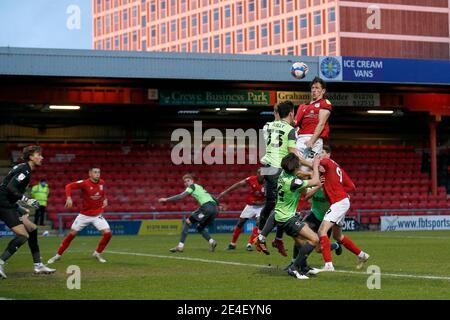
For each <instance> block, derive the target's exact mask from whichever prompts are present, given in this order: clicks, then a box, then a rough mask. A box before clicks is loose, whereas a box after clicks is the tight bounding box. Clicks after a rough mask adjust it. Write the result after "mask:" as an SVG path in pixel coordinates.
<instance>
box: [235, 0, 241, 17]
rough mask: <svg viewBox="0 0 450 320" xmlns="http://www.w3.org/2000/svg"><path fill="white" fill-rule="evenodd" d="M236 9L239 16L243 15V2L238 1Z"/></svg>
mask: <svg viewBox="0 0 450 320" xmlns="http://www.w3.org/2000/svg"><path fill="white" fill-rule="evenodd" d="M236 11H237V15H238V16H241V15H242V2H238V4H237V10H236Z"/></svg>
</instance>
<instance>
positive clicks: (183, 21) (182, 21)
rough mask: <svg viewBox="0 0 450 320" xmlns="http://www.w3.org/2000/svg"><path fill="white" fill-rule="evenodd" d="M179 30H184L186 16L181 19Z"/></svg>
mask: <svg viewBox="0 0 450 320" xmlns="http://www.w3.org/2000/svg"><path fill="white" fill-rule="evenodd" d="M181 30H186V18H183V19H181Z"/></svg>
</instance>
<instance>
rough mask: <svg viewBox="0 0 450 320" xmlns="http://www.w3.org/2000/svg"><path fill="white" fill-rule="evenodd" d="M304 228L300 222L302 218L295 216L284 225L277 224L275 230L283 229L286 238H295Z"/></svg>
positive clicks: (303, 224)
mask: <svg viewBox="0 0 450 320" xmlns="http://www.w3.org/2000/svg"><path fill="white" fill-rule="evenodd" d="M304 226H305V223H304V222H303V221H302V218H301V217H300V216H297V215H295V216H293V217H292V218H290V219H289V220H288V221H286V222H284V223H280V222H277V228H281V229H283V231H284V232H286V234H287V235H288V236H291V237H294V238H297V236H298V235H299V234H300V231H302V229H303V227H304Z"/></svg>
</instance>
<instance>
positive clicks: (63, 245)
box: [58, 233, 75, 255]
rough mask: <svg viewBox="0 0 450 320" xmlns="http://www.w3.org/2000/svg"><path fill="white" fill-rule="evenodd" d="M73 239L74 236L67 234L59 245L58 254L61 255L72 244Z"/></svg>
mask: <svg viewBox="0 0 450 320" xmlns="http://www.w3.org/2000/svg"><path fill="white" fill-rule="evenodd" d="M73 238H75V236H74V235H72V234H71V233H69V234H68V235H67V236H66V237H65V238H64V240H63V242H62V243H61V245H60V246H59V248H58V254H59V255H62V254H63V253H64V251H66V249H67V248H68V247H69V245H70V243H71V242H72V240H73Z"/></svg>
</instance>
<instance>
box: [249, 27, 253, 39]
mask: <svg viewBox="0 0 450 320" xmlns="http://www.w3.org/2000/svg"><path fill="white" fill-rule="evenodd" d="M248 39H249V40H255V27H251V28H249V29H248Z"/></svg>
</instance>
